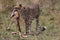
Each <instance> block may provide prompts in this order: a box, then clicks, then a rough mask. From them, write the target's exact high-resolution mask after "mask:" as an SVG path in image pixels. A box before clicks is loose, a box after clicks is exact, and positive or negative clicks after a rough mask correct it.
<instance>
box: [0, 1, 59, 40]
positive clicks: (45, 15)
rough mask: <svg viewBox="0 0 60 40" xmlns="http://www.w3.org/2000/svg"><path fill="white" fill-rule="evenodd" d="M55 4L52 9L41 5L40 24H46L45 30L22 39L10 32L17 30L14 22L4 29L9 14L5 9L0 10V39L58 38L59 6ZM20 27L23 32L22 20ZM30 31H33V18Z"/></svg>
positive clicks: (50, 39) (43, 39)
mask: <svg viewBox="0 0 60 40" xmlns="http://www.w3.org/2000/svg"><path fill="white" fill-rule="evenodd" d="M27 3H28V1H27ZM56 5H57V6H56ZM56 5H55V9H54V10H52V9H51V6H49V7H45V6H44V7H42V10H43V11H42V14H41V15H40V17H39V18H40V19H39V20H40V26H46V27H47V30H45V31H44V32H41V33H40V34H39V35H38V36H29V37H28V38H23V39H21V38H19V35H18V34H16V35H12V34H11V32H14V31H15V32H17V31H18V30H17V27H16V25H15V24H14V25H12V26H11V29H10V30H8V31H7V30H6V27H7V26H8V23H9V22H10V20H9V15H10V14H9V12H7V11H2V12H0V40H60V10H59V9H60V7H59V4H58V3H56ZM22 24H23V25H22ZM21 29H22V32H25V26H24V23H22V22H21ZM31 31H35V20H33V23H32V27H31Z"/></svg>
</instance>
